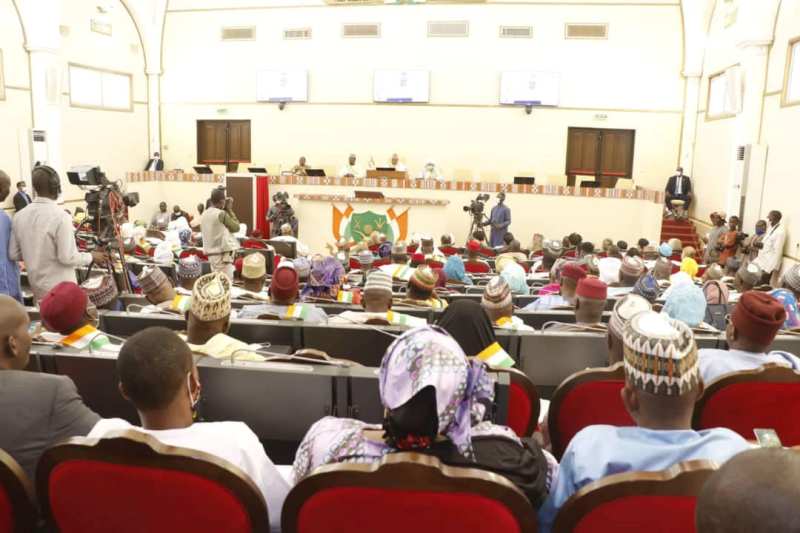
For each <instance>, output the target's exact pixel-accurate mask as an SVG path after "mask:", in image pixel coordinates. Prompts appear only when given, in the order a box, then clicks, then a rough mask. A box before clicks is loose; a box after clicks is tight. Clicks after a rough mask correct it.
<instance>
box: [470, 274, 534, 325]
mask: <svg viewBox="0 0 800 533" xmlns="http://www.w3.org/2000/svg"><path fill="white" fill-rule="evenodd" d="M481 307H483V309H484V311H486V314H487V315H489V320H491V321H492V325H493V326H494V327H496V328H500V329H510V330H513V331H534V329H533V328H532V327H530V326H529V325H527V324H525V323H524V322H523V321H522V319H521V318H519V317H517V316H514V301H513V298H512V296H511V288H510V287H509V286H508V283H507V282H506V280H505V279H503V278H502V277H501V276H495V277H493V278H492V279H490V280H489V283H488V284H487V285H486V288H485V289H484V290H483V296H482V297H481Z"/></svg>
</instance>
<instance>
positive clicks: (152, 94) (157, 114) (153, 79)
mask: <svg viewBox="0 0 800 533" xmlns="http://www.w3.org/2000/svg"><path fill="white" fill-rule="evenodd" d="M147 120H148V132H149V136H150V137H149V139H148V143H149V146H150V153H151V154H152V153H153V152H159V153H160V152H161V71H160V70H158V71H155V72H153V71H150V70H148V71H147ZM162 155H163V154H162Z"/></svg>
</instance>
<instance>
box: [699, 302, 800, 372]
mask: <svg viewBox="0 0 800 533" xmlns="http://www.w3.org/2000/svg"><path fill="white" fill-rule="evenodd" d="M785 320H786V311H785V310H784V307H783V305H781V303H780V302H778V301H777V300H776V299H775V298H773V297H772V296H770V295H769V294H767V293H765V292H756V291H748V292H746V293H744V294H743V295H742V297H741V298H740V299H739V303H738V304H736V307H734V308H733V312H732V313H731V320H730V323H729V324H728V327H727V329H726V330H725V338H726V340H727V342H728V350H716V349H704V350H700V355H699V357H700V372H701V374H702V376H703V381H705V382H706V383H710V382H711V381H714V380H716V379H719V378H720V377H722V376H724V375H725V374H730V373H731V372H738V371H740V370H752V369H754V368H759V367H761V366H763V365H766V364H770V363H772V364H777V365H780V366H788V367H790V368H793V369H795V370H800V359H798V358H797V357H796V356H794V355H792V354H790V353H788V352H782V351H773V352H768V351H767V350H769V347H770V345H771V344H772V341H773V340H774V339H775V335H777V334H778V331H779V330H780V329H781V328H782V327H783V323H784V321H785Z"/></svg>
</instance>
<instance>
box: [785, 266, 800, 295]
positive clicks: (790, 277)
mask: <svg viewBox="0 0 800 533" xmlns="http://www.w3.org/2000/svg"><path fill="white" fill-rule="evenodd" d="M781 287H782V288H784V289H787V290H790V291H792V292H793V293H794V296H795V298H798V299H800V264H797V265H794V266H792V267H791V268H789V269H788V270H787V271H786V272H785V273H784V274H783V278H782V279H781Z"/></svg>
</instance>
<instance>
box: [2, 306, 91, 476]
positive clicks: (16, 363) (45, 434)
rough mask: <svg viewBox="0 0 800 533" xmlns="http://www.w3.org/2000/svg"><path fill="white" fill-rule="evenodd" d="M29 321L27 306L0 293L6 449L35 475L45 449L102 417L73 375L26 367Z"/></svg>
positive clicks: (85, 431) (83, 432) (84, 431)
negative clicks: (87, 402) (90, 405)
mask: <svg viewBox="0 0 800 533" xmlns="http://www.w3.org/2000/svg"><path fill="white" fill-rule="evenodd" d="M29 325H30V320H29V319H28V313H27V312H26V311H25V308H24V307H22V305H20V304H19V302H17V301H16V300H14V299H13V298H11V297H9V296H5V295H0V428H2V429H1V430H0V449H3V450H4V451H6V452H7V453H8V454H10V455H11V457H13V458H14V459H15V460H16V461H17V462H18V463H19V464H20V466H22V468H23V470H25V473H26V474H28V476H29V477H30V478H31V480H32V481H33V480H34V479H35V473H36V464H37V463H38V462H39V457H40V456H41V455H42V452H44V451H45V450H46V449H47V448H49V447H50V446H52V445H54V444H56V443H58V442H59V441H62V440H64V439H68V438H70V437H76V436H85V435H86V434H88V433H89V431H91V429H92V428H93V427H94V425H95V424H96V423H97V421H98V420H100V417H99V416H97V414H95V413H94V412H93V411H92V410H91V409H89V408H88V407H86V405H84V403H83V400H81V397H80V396H79V395H78V391H77V389H76V388H75V384H74V383H73V382H72V380H71V379H70V378H68V377H66V376H56V375H52V374H41V373H39V372H28V371H25V370H23V369H24V368H25V367H26V366H28V360H29V359H30V348H31V336H30V333H28V327H29Z"/></svg>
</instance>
